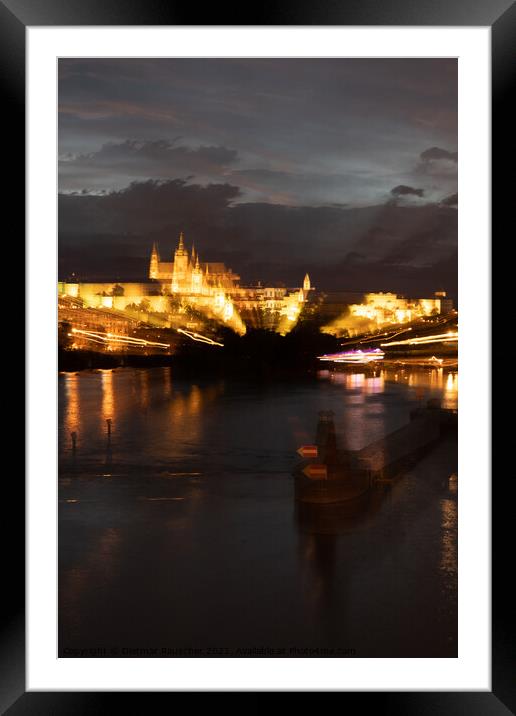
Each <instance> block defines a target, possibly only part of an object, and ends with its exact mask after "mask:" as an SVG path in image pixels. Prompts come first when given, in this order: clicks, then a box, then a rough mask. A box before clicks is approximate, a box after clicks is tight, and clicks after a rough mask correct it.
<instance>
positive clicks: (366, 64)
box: [57, 57, 459, 658]
mask: <svg viewBox="0 0 516 716" xmlns="http://www.w3.org/2000/svg"><path fill="white" fill-rule="evenodd" d="M57 71H58V148H59V156H58V169H59V196H58V279H59V282H58V299H57V305H58V310H57V317H58V364H59V376H58V422H59V424H58V463H59V475H58V583H59V603H58V653H59V656H60V657H66V658H88V657H127V658H134V657H149V658H167V657H168V658H170V657H206V658H213V657H227V658H235V657H238V658H248V657H265V658H271V657H272V658H285V657H296V658H297V657H299V658H306V657H325V658H327V657H330V658H331V657H337V658H364V657H450V658H453V657H457V643H458V641H457V571H458V565H457V523H458V510H457V504H458V482H459V476H458V467H457V464H458V450H457V425H458V370H459V366H458V352H457V346H458V295H457V283H458V266H457V214H458V193H457V191H458V190H457V161H458V154H457V149H458V137H457V59H456V58H449V59H447V58H444V59H443V58H435V59H432V58H426V59H419V58H396V59H394V58H371V59H367V58H361V59H353V58H345V57H343V58H332V59H325V58H292V59H289V58H277V59H275V58H267V59H265V58H231V59H230V58H228V59H223V58H198V59H197V58H79V57H77V58H73V57H63V58H61V59H59V60H58V68H57Z"/></svg>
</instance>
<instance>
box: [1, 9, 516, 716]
mask: <svg viewBox="0 0 516 716" xmlns="http://www.w3.org/2000/svg"><path fill="white" fill-rule="evenodd" d="M198 13H199V10H198V8H196V7H193V6H192V5H191V4H188V3H179V2H172V1H169V2H167V0H132V1H131V2H130V3H128V2H124V0H102V2H98V1H96V0H45V1H44V2H43V1H42V0H0V77H1V84H2V98H3V100H4V112H3V117H2V125H3V128H4V138H7V137H8V138H9V140H8V142H7V143H6V144H8V145H9V147H10V148H11V151H12V161H10V162H9V164H8V165H7V166H6V165H4V175H7V176H8V188H7V192H8V194H9V209H10V212H12V211H13V208H14V207H16V209H17V212H16V220H15V221H14V222H12V224H11V225H12V227H13V228H12V229H11V233H10V239H9V240H10V241H11V242H12V241H13V240H16V243H18V245H19V246H23V241H22V239H21V234H22V231H23V228H22V227H23V226H24V223H23V222H24V219H23V218H22V217H24V208H23V204H24V193H25V192H24V187H25V162H24V150H23V147H24V145H25V110H24V104H25V30H26V28H27V27H28V26H45V25H46V26H67V25H69V26H78V25H180V26H186V25H198V24H199V23H197V22H195V20H197V19H198ZM202 17H203V20H204V22H203V23H202V24H203V25H297V26H299V25H364V26H367V25H369V26H371V25H376V26H378V25H391V26H392V25H398V26H399V25H404V26H424V25H427V26H490V27H491V33H492V102H493V106H492V129H493V135H492V136H493V143H492V167H493V178H494V177H496V180H495V181H494V183H493V185H494V187H495V191H493V196H492V208H493V218H494V221H493V235H494V232H495V231H498V232H499V233H500V234H501V230H502V226H503V227H504V230H505V231H507V228H508V227H511V226H512V222H511V221H509V220H508V221H507V224H505V223H502V222H504V211H508V210H509V207H510V206H511V203H512V202H511V198H512V197H509V191H511V190H512V184H513V183H512V182H510V181H507V182H505V181H504V180H503V179H502V172H503V169H504V168H509V162H511V161H512V157H511V153H510V151H509V147H510V145H511V142H510V137H511V136H512V134H513V132H514V124H515V120H514V113H513V112H512V113H511V111H510V105H509V103H510V99H511V96H510V92H509V87H510V83H511V79H513V76H514V59H515V58H514V54H515V53H514V47H515V46H516V4H514V3H513V2H512V0H434V1H433V2H428V1H426V0H425V1H424V0H420V1H419V2H415V1H414V0H349V1H348V2H342V3H340V4H337V3H336V2H330V1H327V2H317V3H316V2H307V1H306V0H305V2H302V0H297V1H296V0H283V2H276V3H267V4H266V5H262V4H260V5H257V4H256V5H252V6H249V5H248V4H247V5H244V4H240V5H239V6H237V4H236V3H234V4H233V3H231V2H230V3H225V4H224V5H223V6H221V5H219V4H218V3H217V4H213V5H211V6H210V5H207V6H206V5H205V6H203V9H202ZM192 21H193V22H192ZM4 156H5V155H4ZM508 176H510V175H509V174H508ZM507 218H508V217H507ZM19 235H20V238H18V236H19ZM21 260H23V258H22V259H21ZM17 261H18V262H19V261H20V258H18V259H17ZM18 265H21V264H19V263H18ZM502 292H503V287H502V288H500V289H497V292H495V293H494V295H493V301H494V300H496V301H501V300H503V295H502ZM494 328H495V326H493V330H494ZM504 437H506V438H507V439H509V436H508V434H507V435H503V429H502V430H500V431H499V433H498V442H497V445H498V446H500V445H502V442H501V441H502V440H503V439H504ZM494 453H495V451H493V454H494ZM4 476H5V477H7V476H9V479H5V480H4V490H5V492H6V493H7V494H5V492H4V509H5V511H6V512H7V511H8V512H9V519H8V520H7V521H6V520H5V519H4V521H3V524H4V528H5V530H6V532H5V535H4V541H3V545H4V550H5V551H6V552H8V553H9V554H10V556H11V557H12V558H13V559H12V566H11V567H10V569H9V572H7V568H5V571H6V574H5V576H6V578H7V579H6V581H4V589H3V590H2V592H3V594H2V596H3V598H4V609H3V614H2V617H3V618H2V631H1V639H0V670H1V684H0V711H1V713H8V714H9V715H10V716H19V715H21V714H29V713H30V714H33V713H34V714H38V715H39V714H53V715H56V716H57V715H60V714H67V715H68V714H86V713H88V714H93V713H104V712H108V711H111V710H112V709H113V708H114V707H117V708H124V706H123V705H122V704H121V703H120V699H121V698H124V700H125V699H127V697H128V698H129V699H130V702H128V705H127V706H126V708H127V712H128V713H143V712H152V710H153V709H154V708H158V704H157V701H156V699H157V698H158V697H159V698H160V699H163V698H166V699H168V700H169V699H170V696H173V694H168V693H165V694H163V693H155V692H144V693H131V694H126V693H121V692H108V693H95V692H85V693H82V692H54V693H52V692H26V691H25V653H24V650H25V568H24V560H25V534H24V520H25V515H24V511H25V502H24V484H23V481H22V479H21V475H20V474H19V471H13V470H9V471H8V472H7V473H6V474H5V475H4ZM507 477H510V475H507ZM15 478H16V479H15ZM507 489H510V486H506V485H503V487H502V486H499V485H498V484H496V483H493V489H492V507H493V516H492V524H493V528H492V572H493V580H492V586H493V592H492V615H493V619H492V691H490V692H485V691H478V692H475V691H472V692H463V691H459V692H396V693H394V692H344V693H343V694H342V695H343V697H344V698H345V699H346V704H345V706H346V707H348V708H349V707H350V706H352V705H353V706H355V707H356V706H360V707H362V708H363V707H364V706H366V707H367V708H372V709H378V710H381V712H382V713H383V714H391V713H392V714H397V715H399V716H402V715H403V714H411V715H412V714H440V715H442V716H445V715H447V714H449V715H450V716H452V715H454V714H457V715H459V714H461V715H462V714H468V715H471V716H473V715H474V714H482V716H490V715H491V714H492V715H493V716H498V715H500V716H502V714H509V713H516V694H515V688H514V687H515V683H516V678H515V676H516V669H515V666H516V664H515V662H514V646H513V645H514V644H515V643H516V634H515V629H514V616H513V612H514V603H513V601H514V600H513V592H512V591H511V589H510V586H509V584H510V582H509V580H510V563H511V558H510V545H511V541H512V540H511V537H512V522H513V520H511V517H512V514H511V513H510V512H509V510H511V506H512V501H511V500H510V499H509V498H508V496H507ZM511 511H512V510H511ZM357 697H360V699H361V703H360V704H358V703H356V701H357ZM143 699H145V702H144V701H143ZM148 699H151V702H150V703H149V701H148ZM364 699H367V701H366V702H364ZM115 701H116V703H115ZM352 702H355V703H352Z"/></svg>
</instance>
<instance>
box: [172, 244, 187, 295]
mask: <svg viewBox="0 0 516 716" xmlns="http://www.w3.org/2000/svg"><path fill="white" fill-rule="evenodd" d="M188 263H189V256H188V251H187V250H186V249H185V242H184V238H183V232H181V233H180V234H179V244H178V246H177V249H176V250H175V253H174V268H173V271H172V291H173V292H174V293H178V292H179V291H184V290H185V288H186V279H187V276H188Z"/></svg>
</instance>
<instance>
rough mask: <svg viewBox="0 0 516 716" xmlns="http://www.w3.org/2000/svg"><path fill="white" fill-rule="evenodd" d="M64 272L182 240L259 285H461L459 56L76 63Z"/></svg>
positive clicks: (108, 274) (133, 273)
mask: <svg viewBox="0 0 516 716" xmlns="http://www.w3.org/2000/svg"><path fill="white" fill-rule="evenodd" d="M59 190H60V197H59V273H60V278H66V277H67V276H68V275H69V274H70V273H71V272H75V273H76V274H78V275H79V276H80V277H81V278H83V279H88V278H89V279H105V280H115V279H119V280H124V279H125V280H130V279H140V278H143V277H144V276H145V273H146V271H147V266H148V256H149V253H150V249H151V245H152V242H153V241H154V240H157V241H158V242H159V246H160V251H161V255H162V258H163V259H165V260H170V254H171V252H172V249H173V248H174V247H175V244H176V242H177V235H178V233H179V231H181V230H182V231H184V232H185V237H186V241H187V245H188V244H190V243H191V242H192V241H193V242H195V245H196V248H197V249H198V251H199V252H200V255H201V259H202V260H208V261H224V262H225V263H226V264H227V265H228V266H230V267H231V268H233V270H235V271H236V272H237V273H239V274H240V275H241V276H242V284H249V283H255V282H257V281H258V280H261V281H262V282H264V283H272V284H276V285H281V284H285V285H287V286H297V285H300V282H301V281H302V278H303V275H304V273H305V271H307V270H308V271H309V273H310V275H311V277H312V279H313V282H314V283H315V284H316V286H318V287H320V288H326V289H340V290H346V289H353V290H356V289H364V290H375V289H376V290H395V291H398V292H405V293H410V294H413V295H423V294H424V293H430V292H433V291H434V290H437V289H440V288H445V289H447V290H448V291H450V293H451V294H452V295H455V294H456V285H457V275H456V274H457V63H456V60H453V59H449V60H448V59H406V60H398V59H370V60H362V59H359V60H357V59H234V60H233V59H170V60H169V59H149V60H141V59H135V60H132V59H129V60H127V59H120V60H112V59H65V60H60V61H59Z"/></svg>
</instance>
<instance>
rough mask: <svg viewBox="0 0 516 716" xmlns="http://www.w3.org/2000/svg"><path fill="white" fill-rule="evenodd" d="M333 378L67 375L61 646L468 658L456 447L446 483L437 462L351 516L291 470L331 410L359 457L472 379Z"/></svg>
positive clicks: (63, 391)
mask: <svg viewBox="0 0 516 716" xmlns="http://www.w3.org/2000/svg"><path fill="white" fill-rule="evenodd" d="M331 375H333V374H331V373H327V374H326V377H325V378H324V379H323V380H320V381H313V382H303V383H300V384H297V383H293V382H286V383H285V384H282V383H278V384H274V385H273V386H271V385H265V386H262V385H259V386H257V385H256V384H240V383H234V382H231V381H226V382H224V381H217V382H209V381H208V382H205V381H202V380H198V381H195V382H191V381H185V380H181V379H179V378H176V377H175V376H174V375H173V371H170V370H169V369H161V368H160V369H153V370H148V371H138V370H132V369H117V370H115V371H104V372H85V373H83V374H80V375H67V376H66V377H65V378H64V380H63V381H60V405H61V411H62V412H61V414H62V416H63V421H62V428H63V429H62V430H61V431H60V444H59V450H60V484H59V489H60V495H59V499H60V502H59V507H60V540H59V559H60V595H61V596H60V612H59V619H60V624H61V632H60V648H62V647H63V646H66V645H68V646H80V647H82V646H86V647H87V646H89V645H98V644H104V643H109V644H110V645H111V644H112V645H113V646H119V645H121V644H127V643H135V645H136V646H138V645H149V646H154V645H155V644H157V645H162V644H163V643H164V642H165V643H166V644H170V645H171V646H181V647H182V646H185V647H191V646H192V647H205V646H206V643H207V641H210V642H211V643H212V644H226V643H234V644H236V645H247V644H249V645H253V644H264V645H272V646H278V645H279V644H280V643H284V644H294V645H299V646H310V647H313V646H321V645H330V644H333V645H336V646H344V647H346V646H349V647H356V648H357V651H358V655H359V656H382V655H383V656H393V655H397V656H404V655H405V656H407V655H416V656H417V655H430V654H431V655H436V656H438V655H448V656H449V655H453V654H452V652H453V649H454V645H455V643H456V642H453V641H448V638H449V635H450V633H452V636H453V632H450V629H451V627H450V624H452V622H453V619H452V617H454V613H453V609H454V604H453V599H454V579H455V578H456V566H457V565H456V523H457V508H456V493H454V492H453V489H452V487H453V481H452V483H450V484H449V486H447V483H446V478H447V476H449V475H451V474H452V472H453V471H454V470H456V465H455V464H448V462H450V463H453V461H454V460H455V462H456V455H454V453H453V448H452V449H449V448H447V450H444V447H443V455H441V456H440V457H439V460H441V461H443V462H446V461H448V462H446V469H445V471H444V472H443V468H442V466H441V463H440V462H439V460H438V461H437V462H436V461H434V462H429V463H427V464H426V466H425V464H424V463H421V465H420V466H418V467H417V468H416V469H415V470H414V471H413V473H411V476H409V477H403V478H402V479H401V480H400V481H399V482H398V483H393V484H384V485H381V486H380V485H378V486H377V488H376V489H375V490H374V491H372V492H371V493H370V494H368V495H367V497H366V498H365V499H364V500H363V501H362V502H357V503H356V504H355V505H354V506H353V507H352V508H349V507H348V506H329V507H328V506H324V507H322V509H321V507H320V506H313V505H302V504H298V503H295V502H294V499H293V495H294V486H293V480H292V469H293V467H294V464H295V463H296V461H297V459H298V458H297V456H296V450H297V448H298V447H299V446H300V445H302V444H307V445H308V444H311V443H312V442H313V440H314V434H315V430H316V423H317V414H318V411H320V410H326V411H330V410H331V411H333V413H334V415H335V423H336V429H337V434H338V437H339V439H340V441H341V444H340V447H350V448H351V449H359V448H361V447H363V446H364V445H365V444H368V443H369V442H371V441H372V440H376V439H378V438H380V437H382V436H383V435H385V434H386V433H387V432H391V431H392V430H395V429H396V428H397V427H399V426H401V425H403V424H405V423H406V422H407V420H408V416H409V413H410V411H411V410H412V409H413V408H414V406H415V404H416V403H417V400H418V398H417V395H416V391H417V388H418V387H421V386H422V387H423V388H424V391H425V396H428V397H433V396H434V395H435V396H436V397H437V396H439V397H441V398H442V399H443V400H444V399H445V394H449V395H450V397H451V399H452V400H453V399H454V396H455V399H456V390H457V380H456V373H455V374H452V378H451V380H450V377H449V376H450V374H449V373H445V374H444V375H443V373H442V372H441V373H439V372H438V371H437V370H435V371H421V372H418V374H417V375H415V377H414V380H413V381H412V384H410V385H409V383H410V381H409V380H408V379H407V378H408V377H409V372H405V373H404V375H405V376H406V377H404V378H403V381H401V380H400V381H399V382H398V383H396V382H395V380H394V372H389V371H386V370H384V369H382V370H381V371H380V370H377V371H367V370H366V371H363V370H362V371H360V372H359V373H358V374H357V375H356V376H353V374H352V373H349V374H348V373H344V372H343V373H342V374H339V375H338V376H337V377H336V378H333V377H331ZM335 375H337V374H335ZM432 375H433V376H434V377H433V380H434V382H433V383H432V382H431V381H432ZM439 376H440V377H439ZM420 382H421V384H420ZM439 385H440V387H439ZM79 388H80V389H79ZM79 396H80V400H79ZM143 406H145V409H144V410H142V407H143ZM107 419H112V421H113V436H112V441H111V443H110V442H109V441H108V444H107V449H106V422H105V421H106V420H107ZM71 429H74V430H76V431H77V432H78V433H79V436H80V440H79V446H80V450H78V451H77V457H76V460H75V461H73V466H72V460H71V459H70V430H71ZM111 450H112V451H113V453H112V452H111ZM450 455H451V457H450ZM108 466H109V467H108ZM443 491H444V492H443ZM314 507H315V509H314ZM149 585H151V587H152V588H150V587H149ZM207 594H209V599H207V598H206V595H207ZM443 594H444V596H443ZM443 600H447V601H446V604H445V607H446V609H447V610H448V611H447V613H449V614H450V615H451V616H450V620H449V623H446V624H444V625H443V623H442V620H441V621H439V619H440V618H441V617H440V612H439V609H441V608H442V607H443ZM434 605H435V608H434ZM452 626H453V624H452ZM421 633H423V637H424V638H421ZM421 644H423V645H424V648H425V649H426V651H425V652H424V654H421V653H419V651H418V650H420V649H421Z"/></svg>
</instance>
